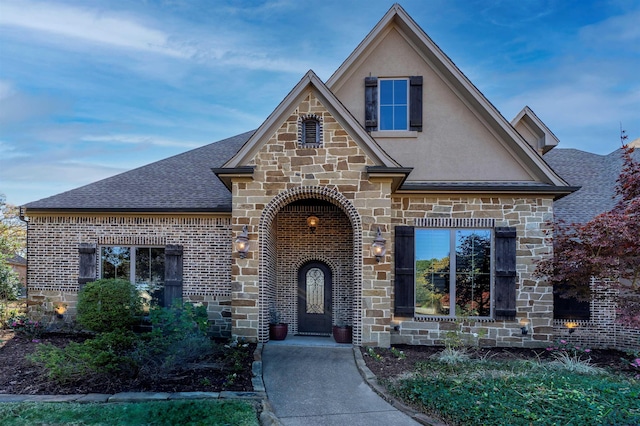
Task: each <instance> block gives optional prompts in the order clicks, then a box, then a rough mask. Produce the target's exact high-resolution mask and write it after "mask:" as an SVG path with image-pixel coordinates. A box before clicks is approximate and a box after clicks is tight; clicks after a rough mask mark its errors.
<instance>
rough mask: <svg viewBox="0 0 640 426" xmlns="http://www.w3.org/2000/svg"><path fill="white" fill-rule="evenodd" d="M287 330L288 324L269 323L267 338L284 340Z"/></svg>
mask: <svg viewBox="0 0 640 426" xmlns="http://www.w3.org/2000/svg"><path fill="white" fill-rule="evenodd" d="M288 332H289V324H282V323H280V324H269V339H270V340H284V339H286V338H287V333H288Z"/></svg>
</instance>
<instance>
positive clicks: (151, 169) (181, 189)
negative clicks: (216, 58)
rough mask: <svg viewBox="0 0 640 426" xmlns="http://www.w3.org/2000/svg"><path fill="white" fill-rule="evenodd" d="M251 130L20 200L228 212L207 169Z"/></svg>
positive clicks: (58, 205) (57, 205)
mask: <svg viewBox="0 0 640 426" xmlns="http://www.w3.org/2000/svg"><path fill="white" fill-rule="evenodd" d="M253 133H254V131H250V132H246V133H243V134H240V135H237V136H233V137H231V138H228V139H224V140H221V141H218V142H214V143H211V144H209V145H205V146H203V147H200V148H196V149H193V150H191V151H187V152H185V153H182V154H178V155H175V156H173V157H169V158H166V159H164V160H160V161H156V162H155V163H151V164H148V165H146V166H142V167H139V168H137V169H133V170H130V171H127V172H124V173H121V174H118V175H115V176H112V177H109V178H106V179H103V180H100V181H97V182H94V183H90V184H88V185H85V186H82V187H80V188H76V189H72V190H70V191H67V192H63V193H61V194H58V195H54V196H51V197H48V198H43V199H41V200H38V201H33V202H31V203H28V204H26V206H25V207H27V209H31V210H92V211H118V210H122V211H125V210H126V211H150V212H153V211H231V193H230V192H229V190H228V189H227V188H225V186H224V185H223V184H222V182H220V180H219V179H218V178H217V177H216V175H215V174H214V173H213V172H212V171H211V168H212V167H220V166H221V165H223V164H224V163H225V162H226V161H227V160H228V159H229V158H231V157H232V156H233V155H234V154H235V153H236V152H237V151H238V150H239V149H240V148H241V147H242V145H243V144H244V143H245V142H247V140H249V138H250V137H251V135H252V134H253Z"/></svg>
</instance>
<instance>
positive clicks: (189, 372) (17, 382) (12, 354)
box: [0, 330, 256, 395]
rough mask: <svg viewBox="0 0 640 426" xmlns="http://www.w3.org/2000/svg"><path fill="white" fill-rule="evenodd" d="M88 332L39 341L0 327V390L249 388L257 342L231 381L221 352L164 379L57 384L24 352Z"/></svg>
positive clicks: (51, 392)
mask: <svg viewBox="0 0 640 426" xmlns="http://www.w3.org/2000/svg"><path fill="white" fill-rule="evenodd" d="M85 339H87V337H86V336H72V335H58V334H47V335H45V336H43V337H41V338H40V339H39V341H40V342H39V343H36V342H32V341H31V340H30V339H28V338H26V337H24V336H20V335H16V334H14V333H13V332H12V331H7V330H0V394H23V395H54V394H55V395H69V394H78V393H80V394H84V393H107V394H112V393H118V392H152V391H153V392H194V391H201V392H220V391H223V390H229V391H250V390H253V387H252V384H251V364H252V362H253V351H254V350H255V346H256V345H255V344H253V345H250V353H251V356H249V357H247V359H246V360H245V362H244V364H245V368H244V370H243V372H242V373H240V374H238V375H237V376H236V377H234V378H233V383H232V384H230V383H229V380H228V379H229V377H228V376H229V374H230V371H229V370H228V368H226V366H225V364H224V363H223V362H222V361H221V359H220V356H219V355H218V356H214V357H211V358H209V359H204V360H202V361H200V362H198V363H195V364H190V365H183V366H181V368H180V369H179V370H178V371H175V372H173V373H172V374H171V375H170V376H168V377H166V378H163V379H162V380H154V381H152V380H146V381H145V380H140V379H135V378H130V379H123V378H119V377H116V376H113V375H111V376H107V377H105V376H104V375H100V376H97V375H96V376H95V377H91V376H88V377H86V378H85V379H83V380H82V381H81V382H77V383H68V384H58V383H56V382H52V381H51V380H49V379H48V378H47V375H46V371H45V370H44V369H43V368H42V367H39V366H37V365H34V364H32V363H31V362H29V361H28V360H27V359H26V358H25V356H26V355H28V354H31V353H33V352H34V351H35V349H36V347H37V345H38V344H40V343H51V344H53V345H56V346H59V347H64V346H66V345H67V344H68V343H69V342H71V341H76V342H82V341H83V340H85Z"/></svg>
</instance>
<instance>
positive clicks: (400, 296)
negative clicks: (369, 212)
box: [394, 226, 415, 317]
mask: <svg viewBox="0 0 640 426" xmlns="http://www.w3.org/2000/svg"><path fill="white" fill-rule="evenodd" d="M414 240H415V237H414V228H413V226H396V236H395V249H394V250H395V253H394V257H395V287H394V290H395V311H394V312H395V314H396V315H397V316H402V317H412V316H413V314H414V309H415V308H414V307H415V302H414V298H415V296H414V294H415V292H414V286H415V281H414V273H415V272H414V268H415V243H414Z"/></svg>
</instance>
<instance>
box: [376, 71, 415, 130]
mask: <svg viewBox="0 0 640 426" xmlns="http://www.w3.org/2000/svg"><path fill="white" fill-rule="evenodd" d="M398 80H404V81H406V82H407V117H406V119H407V128H406V129H405V130H395V129H392V130H383V129H381V128H380V126H381V124H382V101H381V99H382V96H381V92H382V82H383V81H398ZM410 91H411V82H410V81H409V78H408V77H380V78H378V130H376V131H375V132H376V133H377V132H383V133H385V134H390V133H396V132H407V133H411V131H410V130H409V126H410V123H409V119H410V115H411V99H410V94H411V93H410ZM372 133H373V132H372ZM415 133H416V137H417V136H418V135H417V133H418V132H415ZM378 137H380V136H378ZM388 137H394V136H391V135H390V136H388ZM395 137H403V136H395Z"/></svg>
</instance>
